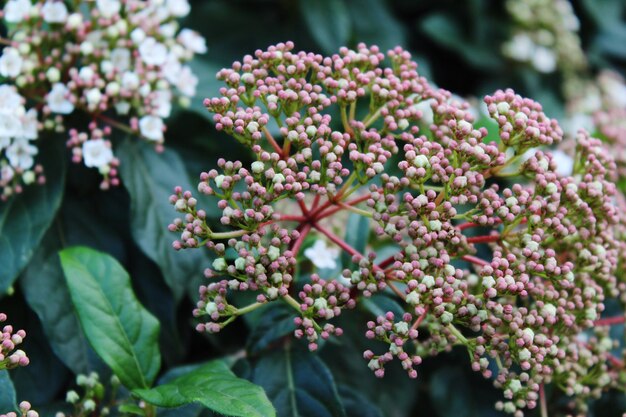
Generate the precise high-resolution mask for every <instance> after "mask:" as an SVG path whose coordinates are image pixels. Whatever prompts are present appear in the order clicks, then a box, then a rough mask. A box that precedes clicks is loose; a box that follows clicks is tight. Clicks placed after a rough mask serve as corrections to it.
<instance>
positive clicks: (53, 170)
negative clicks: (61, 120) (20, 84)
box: [0, 138, 66, 295]
mask: <svg viewBox="0 0 626 417" xmlns="http://www.w3.org/2000/svg"><path fill="white" fill-rule="evenodd" d="M52 139H56V138H52ZM52 139H51V140H48V141H41V142H42V145H41V146H40V148H39V155H40V158H39V162H40V163H41V164H42V165H43V166H44V168H45V170H46V171H45V172H46V180H47V181H46V184H45V185H43V186H42V185H35V184H33V185H29V186H26V187H24V191H23V192H22V193H21V194H18V195H15V196H13V197H11V198H10V199H9V200H8V201H6V202H0V265H2V267H1V268H0V295H1V294H5V293H6V292H7V290H8V289H9V287H11V285H13V282H14V281H15V279H16V278H17V276H18V275H19V274H20V272H21V271H22V270H23V269H24V267H25V266H26V265H27V264H28V261H29V260H30V258H31V257H32V256H33V254H34V253H35V249H36V248H37V246H38V245H39V242H40V241H41V239H42V238H43V235H44V233H45V232H46V230H48V227H49V226H50V223H51V222H52V220H53V219H54V216H55V214H56V212H57V210H58V208H59V205H60V204H61V198H62V195H63V185H64V183H65V159H66V157H65V153H64V152H63V146H59V143H57V141H55V140H52Z"/></svg>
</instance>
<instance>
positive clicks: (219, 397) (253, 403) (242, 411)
mask: <svg viewBox="0 0 626 417" xmlns="http://www.w3.org/2000/svg"><path fill="white" fill-rule="evenodd" d="M133 394H135V395H137V396H138V397H139V398H141V399H142V400H144V401H146V402H148V403H150V404H153V405H156V406H159V407H168V408H173V407H181V406H185V405H187V404H191V403H200V404H202V405H204V406H205V407H207V408H209V409H211V410H213V411H215V412H218V413H221V414H224V415H227V416H234V417H271V416H275V415H276V413H275V411H274V408H273V407H272V405H271V403H270V402H269V400H268V399H267V396H266V395H265V393H264V392H263V390H262V389H261V388H260V387H258V386H256V385H254V384H252V383H250V382H248V381H246V380H245V379H241V378H238V377H237V376H235V374H233V373H232V372H231V370H230V369H229V368H228V366H227V365H226V364H225V363H224V362H222V361H212V362H209V363H207V364H206V365H203V366H201V367H198V368H196V369H194V370H192V371H191V372H189V373H187V374H185V375H183V376H180V377H178V378H176V379H174V380H173V381H171V382H169V383H166V384H164V385H159V386H157V387H155V388H152V389H137V390H134V391H133Z"/></svg>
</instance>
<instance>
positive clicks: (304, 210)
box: [298, 200, 309, 216]
mask: <svg viewBox="0 0 626 417" xmlns="http://www.w3.org/2000/svg"><path fill="white" fill-rule="evenodd" d="M298 205H299V206H300V210H302V214H304V215H305V216H306V215H308V214H309V209H307V208H306V204H304V201H302V200H298Z"/></svg>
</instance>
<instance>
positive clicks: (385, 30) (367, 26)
mask: <svg viewBox="0 0 626 417" xmlns="http://www.w3.org/2000/svg"><path fill="white" fill-rule="evenodd" d="M309 1H310V0H309ZM346 4H347V6H348V8H349V10H350V16H351V17H352V25H353V28H354V31H353V32H354V34H353V38H354V39H356V40H358V41H359V42H365V43H366V44H369V45H372V44H375V45H378V46H379V47H380V49H381V50H382V51H387V50H388V49H392V48H395V47H396V46H398V45H400V46H403V45H407V39H406V34H405V30H404V27H403V25H402V24H401V23H400V22H399V21H398V19H396V18H395V16H393V14H391V12H390V11H389V7H388V6H387V2H386V1H381V0H346Z"/></svg>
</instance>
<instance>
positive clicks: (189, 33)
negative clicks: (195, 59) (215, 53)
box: [178, 29, 207, 54]
mask: <svg viewBox="0 0 626 417" xmlns="http://www.w3.org/2000/svg"><path fill="white" fill-rule="evenodd" d="M178 41H179V42H180V43H182V44H183V46H184V47H185V48H187V49H189V50H190V51H192V52H195V53H196V54H203V53H205V52H206V51H207V47H206V41H205V40H204V38H203V37H202V36H200V34H199V33H198V32H196V31H194V30H191V29H183V30H181V31H180V33H179V34H178Z"/></svg>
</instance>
